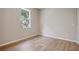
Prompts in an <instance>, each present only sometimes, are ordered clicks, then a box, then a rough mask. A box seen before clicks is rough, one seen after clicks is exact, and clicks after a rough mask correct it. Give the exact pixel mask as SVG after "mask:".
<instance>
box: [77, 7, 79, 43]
mask: <svg viewBox="0 0 79 59" xmlns="http://www.w3.org/2000/svg"><path fill="white" fill-rule="evenodd" d="M77 39H78V42H79V8H78V9H77Z"/></svg>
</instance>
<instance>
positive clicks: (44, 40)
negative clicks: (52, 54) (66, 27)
mask: <svg viewBox="0 0 79 59" xmlns="http://www.w3.org/2000/svg"><path fill="white" fill-rule="evenodd" d="M1 50H3V51H79V45H78V44H76V43H74V42H69V41H65V40H60V39H53V38H49V37H43V36H37V37H35V38H31V39H29V40H25V41H23V42H20V43H18V44H14V45H11V46H7V47H6V48H3V49H1Z"/></svg>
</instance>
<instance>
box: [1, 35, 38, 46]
mask: <svg viewBox="0 0 79 59" xmlns="http://www.w3.org/2000/svg"><path fill="white" fill-rule="evenodd" d="M35 36H38V35H29V36H26V37H23V38H20V39H17V40H14V41H10V42H7V43H4V44H1V45H0V47H3V46H7V45H10V44H13V43H16V42H19V41H23V40H27V39H28V38H32V37H35Z"/></svg>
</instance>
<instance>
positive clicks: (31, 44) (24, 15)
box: [0, 8, 79, 51]
mask: <svg viewBox="0 0 79 59" xmlns="http://www.w3.org/2000/svg"><path fill="white" fill-rule="evenodd" d="M0 51H79V9H78V8H0Z"/></svg>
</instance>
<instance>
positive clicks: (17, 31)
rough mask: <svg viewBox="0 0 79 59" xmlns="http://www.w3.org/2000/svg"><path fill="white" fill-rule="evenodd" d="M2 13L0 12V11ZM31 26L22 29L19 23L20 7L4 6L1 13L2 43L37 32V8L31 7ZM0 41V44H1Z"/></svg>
mask: <svg viewBox="0 0 79 59" xmlns="http://www.w3.org/2000/svg"><path fill="white" fill-rule="evenodd" d="M0 14H2V13H0ZM31 14H32V15H31V17H32V18H31V19H32V28H29V29H23V27H22V25H21V24H20V9H16V8H13V9H11V8H5V9H4V15H3V25H1V26H3V30H4V31H3V34H4V35H3V36H2V37H3V39H1V40H4V41H1V40H0V41H1V42H2V43H7V42H10V41H14V40H17V39H21V38H24V37H27V36H32V35H38V34H39V10H37V9H31ZM2 43H0V44H2Z"/></svg>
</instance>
